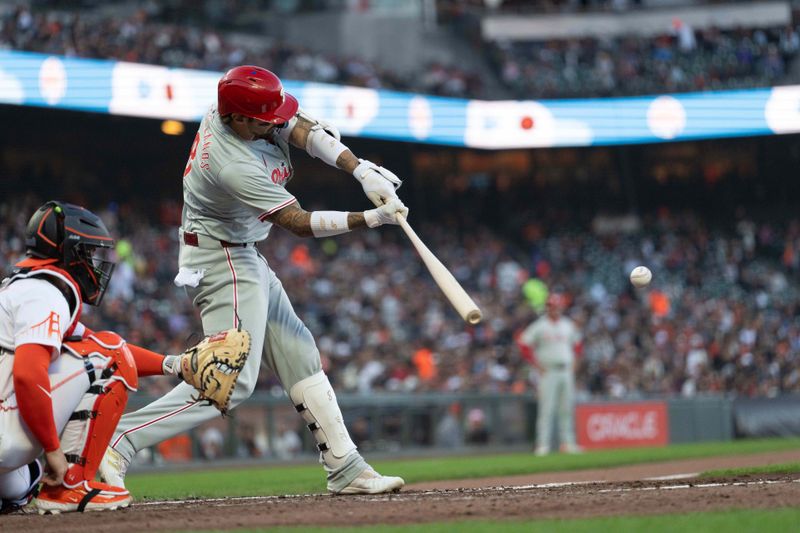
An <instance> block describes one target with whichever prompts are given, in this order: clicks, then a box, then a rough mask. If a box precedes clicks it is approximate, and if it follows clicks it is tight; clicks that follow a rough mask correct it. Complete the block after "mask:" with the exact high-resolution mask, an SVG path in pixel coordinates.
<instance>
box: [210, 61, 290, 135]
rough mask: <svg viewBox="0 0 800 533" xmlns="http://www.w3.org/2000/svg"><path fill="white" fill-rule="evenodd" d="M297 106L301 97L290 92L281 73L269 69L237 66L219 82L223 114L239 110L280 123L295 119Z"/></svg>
mask: <svg viewBox="0 0 800 533" xmlns="http://www.w3.org/2000/svg"><path fill="white" fill-rule="evenodd" d="M297 107H298V104H297V99H296V98H295V97H294V96H292V95H291V94H286V93H285V92H284V90H283V84H282V83H281V80H280V79H279V78H278V76H276V75H275V74H273V73H272V72H270V71H269V70H267V69H265V68H261V67H254V66H251V65H243V66H241V67H234V68H232V69H230V70H229V71H228V72H226V73H225V75H224V76H223V77H222V79H221V80H219V84H218V85H217V110H218V111H219V114H220V115H227V114H229V113H239V114H240V115H244V116H246V117H250V118H255V119H258V120H263V121H264V122H271V123H272V124H278V125H280V124H285V123H286V122H288V121H289V120H291V118H292V117H293V116H294V115H295V113H297Z"/></svg>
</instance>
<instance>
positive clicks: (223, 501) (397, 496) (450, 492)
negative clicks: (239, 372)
mask: <svg viewBox="0 0 800 533" xmlns="http://www.w3.org/2000/svg"><path fill="white" fill-rule="evenodd" d="M591 483H599V482H597V481H577V482H567V483H543V484H538V485H518V486H509V487H485V488H477V489H446V490H431V491H420V492H400V493H394V494H361V495H347V496H334V495H325V494H287V495H283V496H234V497H230V498H197V499H188V500H162V501H155V502H148V501H144V502H134V504H133V506H132V507H133V508H137V507H164V506H168V505H185V504H192V503H195V504H202V505H207V504H212V505H215V506H217V507H227V506H232V505H237V504H242V503H248V502H258V503H275V504H278V503H280V502H281V501H285V500H299V499H322V498H339V497H341V498H347V499H348V500H352V499H357V500H360V501H365V500H366V501H386V500H394V501H398V500H399V501H405V500H408V499H417V498H420V497H426V498H433V499H443V498H447V499H450V500H453V499H455V500H469V499H472V498H474V497H476V496H481V495H484V494H486V493H492V492H503V491H531V490H537V489H550V488H558V487H568V486H576V485H586V484H591ZM784 483H800V479H793V480H761V481H732V482H729V483H693V484H682V485H661V486H659V485H651V486H647V487H617V488H610V489H598V490H597V491H595V492H596V493H598V494H604V493H612V492H646V491H658V490H680V489H708V488H718V487H747V486H755V485H780V484H784ZM453 496H455V498H454V497H453Z"/></svg>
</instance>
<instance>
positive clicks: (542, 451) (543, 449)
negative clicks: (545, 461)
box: [534, 446, 550, 457]
mask: <svg viewBox="0 0 800 533" xmlns="http://www.w3.org/2000/svg"><path fill="white" fill-rule="evenodd" d="M534 453H535V454H536V457H544V456H545V455H548V454H549V453H550V448H548V447H547V446H537V447H536V450H535V451H534Z"/></svg>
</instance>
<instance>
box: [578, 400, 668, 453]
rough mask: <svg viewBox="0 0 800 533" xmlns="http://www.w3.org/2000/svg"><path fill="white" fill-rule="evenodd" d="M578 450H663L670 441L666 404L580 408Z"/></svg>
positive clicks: (653, 403)
mask: <svg viewBox="0 0 800 533" xmlns="http://www.w3.org/2000/svg"><path fill="white" fill-rule="evenodd" d="M575 425H576V427H575V436H576V438H577V441H578V446H581V447H582V448H585V449H587V450H593V449H601V448H628V447H638V446H665V445H666V444H667V443H668V441H669V420H668V416H667V404H666V402H661V401H658V402H632V403H596V404H580V405H578V406H577V407H576V410H575Z"/></svg>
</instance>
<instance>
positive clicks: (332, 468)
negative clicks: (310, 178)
mask: <svg viewBox="0 0 800 533" xmlns="http://www.w3.org/2000/svg"><path fill="white" fill-rule="evenodd" d="M290 144H291V145H293V146H296V147H299V148H302V149H304V150H306V151H307V152H308V153H309V154H310V155H311V156H312V157H315V158H319V159H321V160H322V161H324V162H326V163H327V164H329V165H331V166H336V167H338V168H340V169H342V170H345V171H347V172H349V173H352V174H353V176H354V177H355V178H356V179H358V180H359V182H360V183H361V185H362V187H363V189H364V192H365V193H366V195H367V196H368V198H370V200H371V201H372V202H373V203H375V204H376V205H377V206H378V207H377V208H376V209H372V210H369V211H365V212H363V213H348V212H343V211H314V212H307V211H305V210H303V209H302V208H301V207H300V205H299V203H298V201H297V199H296V198H295V197H294V196H292V194H290V193H289V192H288V191H287V190H286V188H285V185H286V182H287V181H289V180H290V179H291V178H292V176H293V174H294V170H293V168H292V162H291V159H290V156H289V145H290ZM400 183H401V181H400V180H399V179H398V178H397V176H395V175H394V174H393V173H391V172H390V171H388V170H386V169H384V168H382V167H379V166H377V165H375V164H373V163H371V162H369V161H364V160H359V159H357V158H356V157H355V156H354V155H353V153H352V152H351V151H350V150H349V149H347V147H346V146H344V145H343V144H342V143H341V142H340V140H339V134H338V132H337V131H336V130H335V129H334V128H332V127H331V126H329V125H327V124H324V123H321V122H319V121H317V120H314V119H312V118H310V117H308V116H307V115H305V114H304V113H303V112H302V111H300V110H299V109H298V103H297V100H296V99H295V98H294V97H292V96H291V95H289V94H286V93H285V92H284V89H283V85H282V83H281V81H280V80H279V79H278V77H277V76H275V75H274V74H273V73H272V72H270V71H268V70H265V69H263V68H260V67H255V66H240V67H236V68H233V69H231V70H230V71H228V72H227V73H226V74H225V75H224V76H223V78H222V79H221V80H220V82H219V85H218V101H217V105H216V106H212V107H211V108H210V109H209V111H208V113H207V114H206V116H205V118H203V120H202V122H201V124H200V129H199V130H198V132H197V135H196V137H195V140H194V144H193V145H192V148H191V152H190V154H189V161H188V162H187V165H186V169H185V171H184V175H183V199H184V208H183V217H182V222H181V228H180V230H179V235H178V237H179V239H180V257H179V271H178V274H177V276H176V278H175V283H176V284H177V285H178V286H181V287H185V288H186V290H187V293H188V295H189V297H190V298H192V301H193V302H194V304H195V305H196V306H197V307H198V309H199V310H200V313H201V319H202V323H203V329H204V331H205V332H206V334H209V333H213V332H215V331H219V330H223V329H227V328H230V327H234V326H237V325H238V324H239V322H240V321H241V324H242V327H243V328H244V329H246V330H247V331H249V332H250V333H251V335H252V344H251V352H250V353H251V357H250V358H249V359H248V361H247V364H246V365H245V368H244V369H243V370H242V373H241V375H240V376H239V382H238V385H237V388H236V389H235V391H234V394H233V398H232V400H231V406H235V405H237V404H238V403H241V402H242V401H244V400H245V399H246V398H247V397H248V396H250V394H251V393H252V392H253V389H254V387H255V385H256V379H257V377H258V371H259V366H260V364H261V360H262V358H261V357H258V356H257V355H258V354H261V355H262V356H263V361H264V362H265V363H266V364H267V365H268V366H269V368H270V369H271V370H273V371H274V372H275V373H276V374H277V376H278V377H279V379H280V380H281V383H282V384H283V387H284V389H285V391H286V392H287V394H288V396H289V398H290V400H291V401H292V403H293V404H294V406H295V408H296V409H297V411H298V412H299V413H300V415H301V416H302V417H303V419H304V420H305V422H306V423H307V424H308V428H309V429H310V430H311V432H312V434H313V435H314V438H315V440H316V441H317V446H318V448H319V451H320V462H321V463H322V464H323V466H324V468H325V470H326V472H327V486H328V490H329V491H330V492H332V493H336V494H375V493H382V492H389V491H396V490H399V489H400V488H401V487H402V486H403V484H404V481H403V480H402V479H401V478H399V477H389V476H381V475H380V474H378V473H376V472H375V471H374V470H373V469H372V468H371V467H370V466H369V465H368V464H367V463H366V462H365V461H364V459H363V458H362V457H361V455H360V454H359V453H358V451H357V450H356V446H355V444H353V441H352V440H351V438H350V435H349V433H348V431H347V428H346V427H345V425H344V422H343V419H342V414H341V411H340V409H339V406H338V402H337V400H336V396H335V394H334V392H333V389H332V388H331V385H330V383H329V381H328V378H327V376H326V375H325V374H324V373H323V371H322V368H321V363H320V355H319V351H318V350H317V347H316V344H315V342H314V339H313V338H312V336H311V333H310V332H309V330H308V329H307V328H306V326H305V325H304V324H303V322H302V321H301V320H300V319H299V318H298V317H297V315H296V314H295V312H294V309H293V308H292V305H291V303H290V302H289V299H288V297H287V295H286V292H285V291H284V289H283V286H282V285H281V282H280V280H279V279H278V278H277V277H276V275H275V273H274V272H273V271H272V269H271V268H270V266H269V264H268V263H267V260H266V259H265V258H264V257H263V256H262V255H261V254H260V253H259V251H258V249H257V248H256V243H258V242H260V241H262V240H264V239H266V238H267V235H268V234H269V231H270V228H271V227H272V225H273V224H276V225H278V226H281V227H282V228H285V229H287V230H289V231H291V232H293V233H294V234H296V235H299V236H303V237H311V236H313V237H328V236H331V235H338V234H341V233H345V232H348V231H351V230H353V229H356V228H361V227H370V228H375V227H377V226H380V225H382V224H395V223H396V219H395V215H396V214H397V213H399V214H401V215H402V216H406V215H407V213H408V209H406V207H405V206H404V205H403V203H402V202H401V201H400V200H399V199H398V198H397V195H396V193H395V189H396V188H397V187H399V185H400ZM193 392H194V391H193V390H192V389H191V388H190V387H189V386H188V385H185V384H181V385H178V386H177V387H176V388H174V389H173V390H172V391H170V392H169V393H168V394H166V395H165V396H164V397H162V398H160V399H158V400H156V401H155V402H153V403H152V404H150V405H148V406H146V407H144V408H142V409H141V410H139V411H137V412H134V413H130V414H128V415H125V416H124V417H123V418H122V421H121V423H120V425H119V428H118V430H117V433H116V435H115V436H114V438H113V440H112V445H111V447H110V448H109V449H108V451H107V452H106V455H105V458H104V460H103V463H102V465H101V468H100V473H101V476H102V477H103V479H104V480H105V481H107V482H108V483H111V484H112V485H115V486H119V487H123V486H124V484H123V483H124V475H125V471H126V469H127V466H128V464H130V462H131V460H132V459H133V457H134V455H135V454H136V452H137V451H139V450H141V449H143V448H146V447H149V446H152V445H154V444H156V443H158V442H161V441H163V440H165V439H167V438H170V437H173V436H175V435H178V434H180V433H182V432H185V431H187V430H189V429H191V428H193V427H195V426H197V425H198V424H200V423H202V422H204V421H206V420H209V419H211V418H212V417H215V416H218V413H217V412H216V411H215V410H214V409H213V408H211V407H209V406H207V405H205V404H204V403H202V402H196V401H194V400H193V399H192V397H193Z"/></svg>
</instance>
